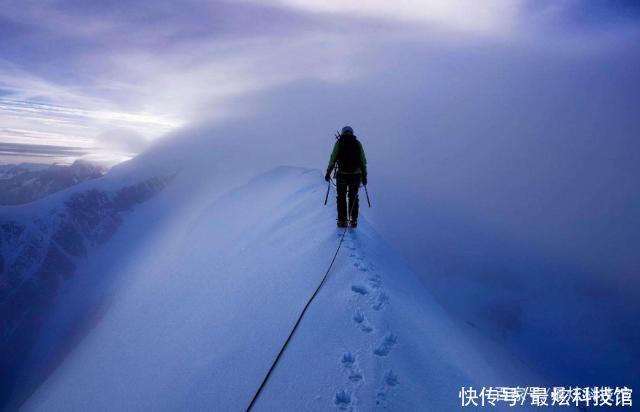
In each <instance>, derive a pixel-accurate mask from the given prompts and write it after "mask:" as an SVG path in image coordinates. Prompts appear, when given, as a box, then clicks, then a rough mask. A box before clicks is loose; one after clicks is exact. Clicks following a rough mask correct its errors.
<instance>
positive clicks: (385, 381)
mask: <svg viewBox="0 0 640 412" xmlns="http://www.w3.org/2000/svg"><path fill="white" fill-rule="evenodd" d="M399 383H400V382H399V381H398V375H396V374H394V373H393V371H392V370H391V369H389V370H388V371H387V372H386V373H385V374H384V377H383V378H382V386H380V389H378V393H377V394H376V405H382V406H383V407H384V408H386V407H387V401H388V399H389V398H388V395H389V391H390V390H392V389H393V388H394V387H396V386H398V384H399Z"/></svg>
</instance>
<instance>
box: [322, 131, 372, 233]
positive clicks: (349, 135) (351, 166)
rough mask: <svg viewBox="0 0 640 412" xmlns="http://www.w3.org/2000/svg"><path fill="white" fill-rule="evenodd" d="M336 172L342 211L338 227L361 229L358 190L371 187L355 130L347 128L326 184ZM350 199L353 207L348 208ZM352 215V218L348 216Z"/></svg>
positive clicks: (337, 148) (326, 176) (338, 204)
mask: <svg viewBox="0 0 640 412" xmlns="http://www.w3.org/2000/svg"><path fill="white" fill-rule="evenodd" d="M336 165H337V170H336V174H335V177H336V190H337V192H338V195H337V196H336V205H337V208H338V227H347V226H348V224H350V226H351V227H354V228H355V227H356V226H358V203H359V200H358V190H359V189H360V183H361V182H362V184H363V185H365V186H366V185H367V158H366V157H365V155H364V149H363V148H362V143H360V141H359V140H358V138H357V137H356V135H354V134H353V128H351V127H350V126H345V127H343V128H342V132H341V133H340V136H339V138H338V140H337V141H336V143H335V145H334V146H333V151H332V152H331V158H330V159H329V166H328V167H327V173H326V174H325V176H324V180H326V181H327V182H328V181H329V180H330V179H331V171H332V170H333V168H334V167H335V166H336ZM347 197H348V198H349V207H348V208H347ZM348 211H351V216H347V213H348Z"/></svg>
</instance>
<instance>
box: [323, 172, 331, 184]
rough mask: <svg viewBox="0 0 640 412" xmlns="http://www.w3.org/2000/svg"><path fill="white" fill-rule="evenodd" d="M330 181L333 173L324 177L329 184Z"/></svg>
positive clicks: (328, 173)
mask: <svg viewBox="0 0 640 412" xmlns="http://www.w3.org/2000/svg"><path fill="white" fill-rule="evenodd" d="M329 180H331V171H329V172H327V174H326V175H324V181H325V182H328V181H329Z"/></svg>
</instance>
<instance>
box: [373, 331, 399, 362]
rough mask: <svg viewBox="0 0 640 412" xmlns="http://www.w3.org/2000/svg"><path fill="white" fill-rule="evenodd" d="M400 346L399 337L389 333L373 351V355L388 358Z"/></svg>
mask: <svg viewBox="0 0 640 412" xmlns="http://www.w3.org/2000/svg"><path fill="white" fill-rule="evenodd" d="M397 344H398V335H396V334H393V333H387V334H386V335H385V337H384V339H382V342H381V343H380V345H378V347H377V348H375V349H374V350H373V353H374V354H375V355H377V356H387V355H389V353H390V352H391V350H392V349H393V348H394V347H395V346H396V345H397Z"/></svg>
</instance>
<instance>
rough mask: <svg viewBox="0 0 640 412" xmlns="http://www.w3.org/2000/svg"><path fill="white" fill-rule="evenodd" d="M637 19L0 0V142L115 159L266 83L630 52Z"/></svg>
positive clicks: (406, 6)
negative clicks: (432, 59) (489, 57)
mask: <svg viewBox="0 0 640 412" xmlns="http://www.w3.org/2000/svg"><path fill="white" fill-rule="evenodd" d="M639 14H640V13H639V12H638V6H636V5H635V4H634V2H625V1H593V2H582V1H577V0H559V1H542V2H540V1H535V2H534V1H523V0H511V1H508V0H489V1H485V2H482V4H481V5H478V3H477V2H472V1H462V0H455V1H444V0H432V1H417V0H402V1H396V2H387V1H381V0H371V1H369V2H365V3H364V4H363V2H360V1H337V0H330V1H311V0H276V1H262V0H242V1H233V2H231V1H220V0H216V1H200V0H189V1H183V2H157V1H150V0H128V1H115V2H108V3H103V2H86V1H60V0H48V1H3V2H1V3H0V51H1V53H0V142H3V143H18V144H54V145H66V146H73V147H79V148H83V149H87V148H88V149H90V150H94V151H95V152H96V156H97V155H98V154H100V156H103V157H113V158H114V159H116V160H117V159H124V158H126V157H128V156H130V155H133V154H135V153H137V152H139V151H141V150H143V149H144V147H145V146H146V145H147V144H148V143H149V142H150V141H153V140H154V139H157V138H159V137H160V136H163V135H164V134H166V133H168V132H170V131H174V130H176V129H179V128H181V127H188V126H190V125H192V124H196V123H200V122H208V123H216V122H218V123H223V122H226V121H230V120H233V119H237V118H242V117H247V116H248V117H250V116H252V115H255V114H256V113H257V112H259V111H261V110H265V107H264V101H266V100H265V99H264V97H265V96H266V97H267V98H268V94H269V91H274V92H276V91H277V90H280V89H281V88H282V87H287V85H292V84H296V82H300V81H309V82H315V81H318V82H324V83H327V84H331V85H336V84H338V85H343V86H344V87H345V88H349V87H351V85H354V84H360V83H363V82H364V83H366V82H369V81H376V82H378V81H380V80H379V76H377V73H379V72H380V71H385V70H388V69H390V70H395V69H397V68H398V67H397V66H398V65H399V64H403V65H408V66H407V67H403V68H400V70H410V69H411V66H412V65H414V64H415V65H420V64H423V63H425V61H422V58H421V57H422V56H426V55H428V54H429V53H433V52H434V51H435V50H446V53H441V54H440V55H439V56H438V58H439V59H443V58H444V59H447V58H449V57H448V56H452V57H453V56H460V55H465V54H470V55H478V54H481V53H482V50H506V51H507V52H514V53H532V54H536V53H541V50H542V51H543V52H544V53H556V54H558V55H565V54H570V55H576V54H588V55H592V56H600V55H603V56H606V55H609V54H611V53H614V54H615V53H622V54H624V53H628V54H633V55H636V56H637V47H635V44H637V40H638V27H637V21H638V17H639ZM403 50H406V52H404V51H403ZM397 53H403V54H405V55H406V54H407V53H408V54H412V53H413V56H406V57H407V58H406V59H404V60H403V61H397V62H394V61H393V59H394V56H395V55H396V54H397ZM507 59H508V58H507ZM433 66H434V69H435V70H437V76H440V77H441V76H446V75H447V73H446V70H445V71H442V70H443V67H441V66H442V65H440V66H439V67H436V65H433ZM437 76H436V75H433V76H432V80H433V81H435V82H438V81H439V80H438V77H437ZM469 76H471V77H472V75H471V74H470V75H469ZM630 76H633V75H630ZM412 81H413V80H412ZM461 81H463V82H464V81H465V79H464V78H462V79H461ZM629 81H630V82H635V81H636V79H635V78H630V79H629ZM372 86H373V87H377V85H376V84H372ZM405 88H411V84H410V83H407V84H402V82H399V83H396V84H394V85H393V86H392V87H388V88H387V89H388V91H389V92H392V93H394V92H397V93H402V90H404V89H405ZM237 101H242V102H244V104H236V103H235V102H237ZM332 127H335V126H334V125H332ZM11 160H12V159H11V157H10V156H9V157H6V156H5V157H2V158H0V161H4V162H8V161H11ZM13 160H15V159H13ZM48 160H49V159H47V161H48ZM57 160H61V159H57ZM66 160H69V159H66Z"/></svg>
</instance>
